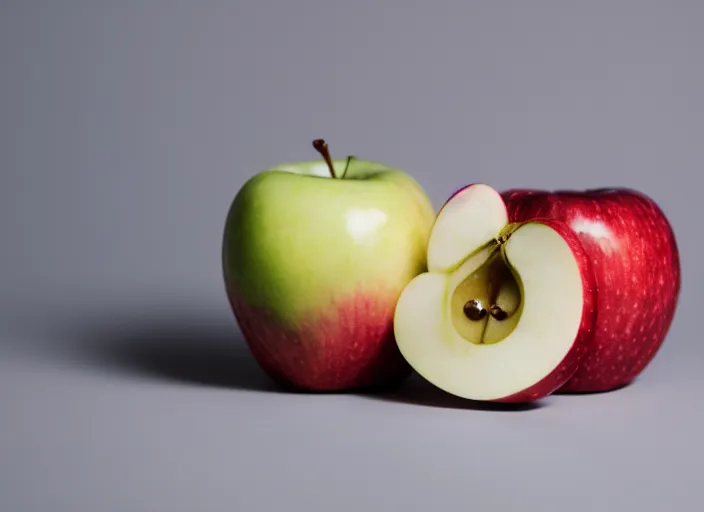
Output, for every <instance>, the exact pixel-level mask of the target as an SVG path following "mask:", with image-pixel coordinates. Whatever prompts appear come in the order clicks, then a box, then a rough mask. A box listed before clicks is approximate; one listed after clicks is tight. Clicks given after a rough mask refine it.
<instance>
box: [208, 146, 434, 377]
mask: <svg viewBox="0 0 704 512" xmlns="http://www.w3.org/2000/svg"><path fill="white" fill-rule="evenodd" d="M313 145H314V147H315V148H316V149H317V150H318V151H319V152H320V153H321V155H322V156H323V159H322V160H311V161H305V162H298V163H288V164H282V165H278V166H276V167H274V168H271V169H268V170H266V171H263V172H261V173H259V174H256V175H255V176H253V177H252V178H251V179H249V180H248V181H247V182H246V183H245V184H244V185H243V186H242V188H241V189H240V190H239V191H238V193H237V194H236V196H235V198H234V200H233V202H232V205H231V207H230V209H229V212H228V214H227V218H226V222H225V227H224V236H223V242H222V267H223V275H224V282H225V288H226V292H227V296H228V300H229V303H230V305H231V308H232V311H233V313H234V316H235V318H236V320H237V322H238V324H239V326H240V330H241V332H242V335H243V337H244V340H245V341H246V343H247V345H248V347H249V349H250V351H251V353H252V355H253V357H254V358H255V360H256V361H257V362H258V364H259V365H260V366H261V368H262V369H263V370H264V371H265V372H266V373H267V374H268V375H269V376H270V377H271V378H272V379H273V380H274V381H275V382H277V383H278V384H279V385H281V386H284V387H287V388H294V389H299V390H307V391H343V390H353V389H361V388H369V387H378V386H390V385H396V384H398V383H400V382H401V381H403V380H404V379H405V378H406V377H407V376H408V375H410V373H411V368H410V366H409V365H408V363H407V362H406V361H405V360H404V358H403V357H402V356H401V354H400V352H399V350H398V347H397V345H396V342H395V338H394V331H393V317H394V308H395V305H396V301H397V299H398V297H399V295H400V293H401V291H402V289H403V288H404V286H405V285H406V284H407V283H408V282H409V281H410V280H411V279H412V278H413V277H415V276H416V275H418V274H419V273H421V272H423V271H424V270H425V269H426V244H427V240H428V235H429V232H430V228H431V226H432V223H433V220H434V218H435V212H434V209H433V206H432V204H431V202H430V200H429V198H428V197H427V195H426V194H425V192H424V190H423V189H422V188H421V186H420V185H419V184H418V183H417V182H416V181H415V180H414V179H413V178H412V177H411V176H410V175H408V174H407V173H405V172H403V171H402V170H400V169H397V168H394V167H391V166H388V165H385V164H382V163H377V162H372V161H368V160H363V159H358V158H355V157H348V158H344V159H338V160H333V159H331V157H330V154H329V151H328V148H327V144H325V142H324V141H323V140H321V139H319V140H316V141H314V143H313Z"/></svg>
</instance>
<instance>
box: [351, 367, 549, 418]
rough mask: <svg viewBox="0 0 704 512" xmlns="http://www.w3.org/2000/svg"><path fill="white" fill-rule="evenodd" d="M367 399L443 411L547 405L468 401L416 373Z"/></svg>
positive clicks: (512, 409)
mask: <svg viewBox="0 0 704 512" xmlns="http://www.w3.org/2000/svg"><path fill="white" fill-rule="evenodd" d="M362 396H364V397H365V398H367V399H372V400H382V401H387V402H396V403H401V404H409V405H417V406H423V407H437V408H443V409H465V410H472V411H496V412H520V411H531V410H535V409H540V408H542V407H544V406H545V405H547V403H546V401H545V400H546V399H543V400H541V401H535V402H527V403H517V404H504V403H493V402H480V401H475V400H466V399H464V398H460V397H458V396H455V395H451V394H449V393H446V392H444V391H443V390H441V389H439V388H437V387H435V386H433V385H432V384H431V383H429V382H428V381H427V380H425V379H423V378H422V377H421V376H420V375H418V374H417V373H414V374H413V375H411V377H409V378H408V379H407V380H406V381H405V382H404V383H402V384H401V385H400V386H397V387H396V388H395V389H392V390H375V391H373V392H368V393H363V394H362Z"/></svg>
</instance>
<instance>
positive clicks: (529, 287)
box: [394, 185, 596, 402]
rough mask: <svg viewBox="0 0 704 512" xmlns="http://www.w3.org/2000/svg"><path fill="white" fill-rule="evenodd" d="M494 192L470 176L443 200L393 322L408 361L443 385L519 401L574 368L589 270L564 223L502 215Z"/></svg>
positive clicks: (549, 387)
mask: <svg viewBox="0 0 704 512" xmlns="http://www.w3.org/2000/svg"><path fill="white" fill-rule="evenodd" d="M497 196H498V194H497V193H496V192H495V191H494V190H493V189H492V188H490V187H488V186H486V185H472V186H470V187H467V189H464V191H460V192H458V193H456V194H455V195H453V197H452V198H451V199H450V200H449V201H448V202H447V203H446V204H445V205H444V206H443V208H442V209H441V211H440V212H439V214H438V217H437V218H436V222H435V225H434V227H433V229H434V230H435V229H437V230H439V233H438V232H431V236H430V242H429V246H428V258H429V260H430V255H431V254H432V255H433V257H434V259H433V261H434V263H435V265H434V266H432V267H431V266H430V265H429V268H428V272H426V273H424V274H421V275H419V276H417V277H416V278H415V279H413V280H412V281H411V282H410V283H409V284H408V285H407V286H406V288H405V289H404V290H403V292H402V294H401V296H400V298H399V300H398V302H397V305H396V312H395V316H394V331H395V335H396V340H397V344H398V346H399V349H400V351H401V353H402V354H403V356H404V357H405V359H406V360H407V361H408V362H409V364H410V365H411V366H412V367H413V368H414V369H415V370H416V371H417V372H418V373H419V374H420V375H421V376H422V377H423V378H425V379H426V380H428V381H429V382H430V383H432V384H434V385H435V386H437V387H439V388H441V389H443V390H444V391H446V392H448V393H451V394H453V395H457V396H460V397H463V398H467V399H472V400H481V401H498V402H526V401H532V400H536V399H539V398H542V397H544V396H546V395H549V394H550V393H552V392H553V391H555V390H556V389H557V388H559V387H560V386H561V385H562V384H564V383H565V382H566V381H567V380H568V379H569V378H570V377H571V376H572V375H573V374H574V373H575V371H576V370H577V368H578V365H579V362H580V361H581V358H582V356H583V354H584V351H585V350H586V348H587V346H588V344H589V342H590V341H591V338H592V333H593V325H594V320H595V309H594V301H595V293H596V292H595V286H594V276H593V273H592V269H591V266H590V262H589V260H588V258H586V256H585V253H584V251H583V249H582V246H581V245H580V242H579V241H578V239H577V238H576V236H575V235H574V234H573V233H572V232H571V231H570V229H569V227H568V226H567V225H564V224H562V223H560V222H557V221H552V220H537V221H531V222H526V223H520V224H519V223H516V224H508V223H507V216H506V208H505V205H504V203H503V201H502V200H501V198H500V197H498V200H496V197H497ZM480 207H481V208H480ZM453 233H454V235H453Z"/></svg>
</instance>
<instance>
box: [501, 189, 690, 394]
mask: <svg viewBox="0 0 704 512" xmlns="http://www.w3.org/2000/svg"><path fill="white" fill-rule="evenodd" d="M501 195H502V197H503V199H504V202H505V203H506V207H507V210H508V214H509V220H510V221H511V222H521V221H526V220H530V219H538V218H540V219H544V218H550V219H557V220H560V221H563V222H565V223H566V224H568V225H569V226H570V228H571V229H572V230H573V231H574V232H575V233H576V234H577V236H578V237H579V239H580V241H581V243H582V245H583V247H584V249H585V251H586V252H587V254H588V255H589V259H590V260H591V262H592V267H593V269H594V274H595V277H596V285H597V291H598V294H597V296H598V299H597V317H596V329H595V333H594V340H593V343H592V345H591V347H590V350H589V352H588V353H587V354H586V356H585V358H584V360H583V361H582V363H581V364H580V367H579V369H578V370H577V372H576V373H575V374H574V375H573V376H572V377H571V378H570V380H568V381H567V382H566V383H565V385H563V386H562V387H561V388H560V389H559V390H558V392H560V393H584V392H604V391H609V390H613V389H617V388H621V387H624V386H626V385H628V384H630V383H631V382H633V381H634V380H635V379H636V377H638V375H640V374H641V372H642V371H643V370H644V369H645V368H646V367H647V366H648V364H649V363H650V362H651V361H652V359H653V358H654V357H655V355H656V353H657V351H658V350H659V348H660V347H661V345H662V343H663V341H664V340H665V337H666V335H667V333H668V330H669V328H670V325H671V324H672V321H673V319H674V315H675V312H676V308H677V303H678V299H679V293H680V287H681V270H680V259H679V252H678V248H677V242H676V240H675V235H674V232H673V230H672V227H671V225H670V223H669V222H668V220H667V218H666V217H665V215H664V213H663V212H662V210H661V209H660V208H659V207H658V205H657V204H656V203H655V202H654V201H653V200H652V199H651V198H650V197H648V196H646V195H645V194H643V193H640V192H638V191H635V190H632V189H627V188H612V189H592V190H584V191H577V190H558V191H554V192H551V191H546V190H531V189H523V190H520V189H513V190H506V191H504V192H502V194H501Z"/></svg>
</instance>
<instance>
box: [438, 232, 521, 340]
mask: <svg viewBox="0 0 704 512" xmlns="http://www.w3.org/2000/svg"><path fill="white" fill-rule="evenodd" d="M506 240H508V236H506V237H502V238H498V239H497V240H496V245H494V247H493V248H492V249H490V250H489V251H490V254H489V257H488V259H487V260H486V261H484V262H483V263H481V264H480V266H479V267H478V268H476V270H474V271H472V272H471V273H470V274H469V275H468V276H467V277H466V278H465V279H464V280H463V281H461V282H460V283H459V284H458V285H457V286H456V287H455V288H454V290H453V291H452V294H451V298H450V310H451V321H452V326H453V327H454V328H455V330H456V331H457V333H458V334H459V335H460V336H461V337H462V338H464V339H465V340H467V341H468V342H470V343H474V344H477V345H489V344H493V343H498V342H500V341H502V340H503V339H505V338H506V337H507V336H508V335H509V334H511V332H513V330H514V329H515V327H516V325H517V324H518V321H519V319H520V316H521V308H520V306H521V302H522V300H521V290H520V286H519V284H518V282H517V281H516V277H515V275H514V272H513V271H512V269H511V267H510V265H509V264H508V261H507V260H506V257H505V255H504V254H503V250H502V246H503V243H504V242H505V241H506ZM475 261H476V260H475Z"/></svg>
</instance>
